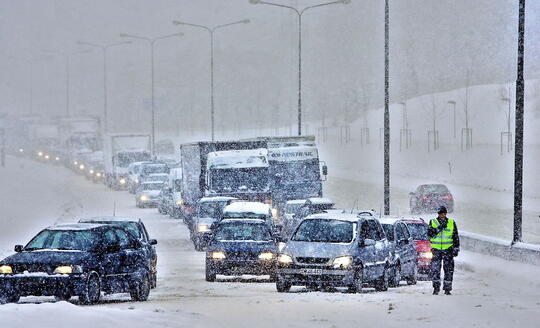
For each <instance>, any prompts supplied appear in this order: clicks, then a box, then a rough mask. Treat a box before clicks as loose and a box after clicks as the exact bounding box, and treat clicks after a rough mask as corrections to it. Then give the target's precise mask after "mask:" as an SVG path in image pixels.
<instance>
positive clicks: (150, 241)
mask: <svg viewBox="0 0 540 328" xmlns="http://www.w3.org/2000/svg"><path fill="white" fill-rule="evenodd" d="M148 244H150V245H152V246H154V245H157V240H155V239H150V240H149V241H148Z"/></svg>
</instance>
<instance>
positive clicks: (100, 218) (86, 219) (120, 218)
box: [79, 216, 141, 223]
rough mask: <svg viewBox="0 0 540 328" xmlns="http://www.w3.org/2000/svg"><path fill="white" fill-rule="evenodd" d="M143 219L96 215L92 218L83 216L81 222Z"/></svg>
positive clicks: (135, 220)
mask: <svg viewBox="0 0 540 328" xmlns="http://www.w3.org/2000/svg"><path fill="white" fill-rule="evenodd" d="M140 221H141V219H139V218H134V217H123V216H96V217H92V218H81V219H79V223H93V222H95V223H98V222H140Z"/></svg>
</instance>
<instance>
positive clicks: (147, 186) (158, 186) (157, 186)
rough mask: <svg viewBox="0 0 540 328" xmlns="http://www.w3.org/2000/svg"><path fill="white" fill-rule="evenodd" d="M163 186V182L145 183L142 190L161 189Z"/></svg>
mask: <svg viewBox="0 0 540 328" xmlns="http://www.w3.org/2000/svg"><path fill="white" fill-rule="evenodd" d="M162 188H163V183H143V184H142V185H141V190H161V189H162Z"/></svg>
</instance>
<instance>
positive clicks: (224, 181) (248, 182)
mask: <svg viewBox="0 0 540 328" xmlns="http://www.w3.org/2000/svg"><path fill="white" fill-rule="evenodd" d="M267 173H268V168H261V167H258V168H244V169H212V170H210V186H211V189H212V190H213V191H225V192H227V191H229V192H231V191H249V190H255V191H259V190H263V191H264V190H267V189H268V176H267Z"/></svg>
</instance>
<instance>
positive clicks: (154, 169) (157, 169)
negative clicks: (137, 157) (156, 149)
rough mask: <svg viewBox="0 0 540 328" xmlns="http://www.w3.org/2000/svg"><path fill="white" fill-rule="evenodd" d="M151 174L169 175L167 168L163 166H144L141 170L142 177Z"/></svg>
mask: <svg viewBox="0 0 540 328" xmlns="http://www.w3.org/2000/svg"><path fill="white" fill-rule="evenodd" d="M153 173H169V168H168V167H167V165H165V164H153V165H145V166H144V168H143V175H148V174H153Z"/></svg>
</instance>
